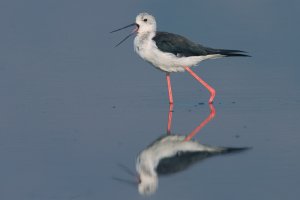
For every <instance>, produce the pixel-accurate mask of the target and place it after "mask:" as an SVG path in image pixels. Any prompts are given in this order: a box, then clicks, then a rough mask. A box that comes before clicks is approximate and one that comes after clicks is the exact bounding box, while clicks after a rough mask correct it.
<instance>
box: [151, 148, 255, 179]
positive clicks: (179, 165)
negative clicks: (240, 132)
mask: <svg viewBox="0 0 300 200" xmlns="http://www.w3.org/2000/svg"><path fill="white" fill-rule="evenodd" d="M249 149H250V148H248V147H229V148H224V149H223V150H222V151H220V152H207V151H203V152H188V151H183V152H178V153H177V154H176V155H174V156H172V157H168V158H164V159H162V160H161V161H160V162H159V164H158V166H157V167H156V171H157V173H158V174H159V175H170V174H173V173H177V172H180V171H184V170H185V169H187V168H189V167H190V166H192V165H193V164H195V163H197V162H201V161H202V160H205V159H206V158H209V157H212V156H215V155H225V154H230V153H239V152H243V151H246V150H249Z"/></svg>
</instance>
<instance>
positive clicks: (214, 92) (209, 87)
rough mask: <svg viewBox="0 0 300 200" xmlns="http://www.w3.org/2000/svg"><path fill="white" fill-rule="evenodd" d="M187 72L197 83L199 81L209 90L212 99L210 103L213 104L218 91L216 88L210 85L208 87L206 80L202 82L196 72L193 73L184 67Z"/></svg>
mask: <svg viewBox="0 0 300 200" xmlns="http://www.w3.org/2000/svg"><path fill="white" fill-rule="evenodd" d="M184 68H185V70H186V71H188V72H189V73H190V74H191V75H192V76H193V77H194V78H195V79H196V80H197V81H199V82H200V83H201V84H202V85H203V86H204V87H206V88H207V89H208V91H209V92H210V98H209V101H208V103H210V104H211V103H212V102H213V101H214V98H215V96H216V91H215V89H214V88H212V87H211V86H210V85H208V84H207V83H206V82H205V81H204V80H202V79H201V78H200V77H199V76H198V75H197V74H195V72H193V71H192V70H191V69H190V68H189V67H184Z"/></svg>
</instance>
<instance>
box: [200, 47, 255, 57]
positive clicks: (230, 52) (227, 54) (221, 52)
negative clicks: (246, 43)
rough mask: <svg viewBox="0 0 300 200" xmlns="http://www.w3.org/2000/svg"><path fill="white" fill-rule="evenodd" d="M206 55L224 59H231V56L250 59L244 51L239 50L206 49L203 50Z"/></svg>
mask: <svg viewBox="0 0 300 200" xmlns="http://www.w3.org/2000/svg"><path fill="white" fill-rule="evenodd" d="M205 50H206V51H207V52H208V54H219V55H222V56H225V57H233V56H243V57H251V56H250V55H248V54H247V52H246V51H241V50H229V49H213V48H206V49H205Z"/></svg>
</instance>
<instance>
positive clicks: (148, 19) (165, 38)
mask: <svg viewBox="0 0 300 200" xmlns="http://www.w3.org/2000/svg"><path fill="white" fill-rule="evenodd" d="M132 26H135V29H134V30H133V31H132V32H131V33H130V34H129V35H128V36H126V37H125V38H124V39H123V40H121V41H120V42H119V43H118V44H117V45H116V46H115V47H117V46H119V45H120V44H122V43H123V42H124V41H125V40H127V39H128V38H129V37H130V36H132V35H136V36H135V38H134V50H135V52H136V53H137V54H138V55H139V56H140V57H141V58H142V59H144V60H146V61H147V62H149V63H150V64H152V65H153V66H154V67H155V68H157V69H159V70H160V71H162V72H165V73H166V81H167V87H168V96H169V103H170V104H173V103H174V100H173V92H172V86H171V79H170V74H171V73H173V72H184V71H187V72H188V73H189V74H190V75H192V76H193V77H194V78H195V79H196V80H197V81H198V82H200V83H201V84H202V85H203V86H204V87H205V88H206V89H207V90H208V91H209V92H210V98H209V101H208V103H210V104H211V103H213V101H214V98H215V96H216V90H215V89H214V88H213V87H212V86H210V85H209V84H208V83H206V82H205V81H204V80H203V79H202V78H200V77H199V76H198V75H197V74H196V73H195V72H194V71H193V70H192V69H191V67H192V66H196V65H198V64H199V63H200V62H201V61H203V60H207V59H215V58H221V57H237V56H241V57H250V56H249V55H248V54H247V52H245V51H241V50H229V49H216V48H210V47H206V46H203V45H201V44H198V43H195V42H192V41H191V40H189V39H187V38H186V37H184V36H181V35H178V34H174V33H169V32H161V31H157V24H156V20H155V17H154V16H153V15H151V14H148V13H146V12H142V13H140V14H138V15H137V16H136V19H135V22H134V23H132V24H129V25H127V26H125V27H122V28H119V29H116V30H113V31H111V32H110V33H115V32H117V31H120V30H123V29H125V28H128V27H132Z"/></svg>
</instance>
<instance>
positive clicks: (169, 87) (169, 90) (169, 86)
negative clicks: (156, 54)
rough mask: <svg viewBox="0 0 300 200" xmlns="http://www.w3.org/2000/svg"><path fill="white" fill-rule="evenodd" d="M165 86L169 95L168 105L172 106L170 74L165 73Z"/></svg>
mask: <svg viewBox="0 0 300 200" xmlns="http://www.w3.org/2000/svg"><path fill="white" fill-rule="evenodd" d="M166 78H167V84H168V94H169V103H170V104H173V103H174V102H173V94H172V87H171V79H170V73H167V76H166Z"/></svg>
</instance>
